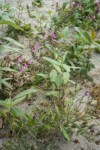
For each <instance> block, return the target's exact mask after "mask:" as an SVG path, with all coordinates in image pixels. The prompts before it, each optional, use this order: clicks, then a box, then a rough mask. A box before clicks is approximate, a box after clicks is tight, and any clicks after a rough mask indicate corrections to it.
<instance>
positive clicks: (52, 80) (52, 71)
mask: <svg viewBox="0 0 100 150" xmlns="http://www.w3.org/2000/svg"><path fill="white" fill-rule="evenodd" d="M56 77H57V71H56V70H55V69H52V70H51V72H50V80H51V82H55V80H56Z"/></svg>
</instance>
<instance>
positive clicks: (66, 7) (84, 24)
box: [52, 0, 99, 30]
mask: <svg viewBox="0 0 100 150" xmlns="http://www.w3.org/2000/svg"><path fill="white" fill-rule="evenodd" d="M97 3H98V2H97ZM97 3H96V2H95V1H94V0H87V1H86V0H75V1H73V0H72V1H70V3H69V2H65V3H63V6H62V8H60V9H58V11H57V15H54V16H53V18H52V20H53V23H54V24H55V25H56V28H59V27H63V26H66V25H72V26H73V25H74V26H78V27H81V28H82V29H85V30H89V29H90V28H91V26H92V27H96V28H99V24H98V20H99V13H98V12H99V4H97Z"/></svg>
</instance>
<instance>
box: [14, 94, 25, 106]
mask: <svg viewBox="0 0 100 150" xmlns="http://www.w3.org/2000/svg"><path fill="white" fill-rule="evenodd" d="M24 99H25V96H23V97H21V98H18V99H16V100H14V101H13V106H14V105H17V104H19V103H21V102H22V101H23V100H24Z"/></svg>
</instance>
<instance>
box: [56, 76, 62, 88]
mask: <svg viewBox="0 0 100 150" xmlns="http://www.w3.org/2000/svg"><path fill="white" fill-rule="evenodd" d="M55 83H56V85H57V86H58V87H60V86H61V85H62V83H63V75H62V74H59V75H57V77H56V80H55Z"/></svg>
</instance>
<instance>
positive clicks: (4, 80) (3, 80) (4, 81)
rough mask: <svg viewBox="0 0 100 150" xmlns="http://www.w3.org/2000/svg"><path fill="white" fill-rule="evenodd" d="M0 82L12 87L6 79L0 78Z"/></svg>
mask: <svg viewBox="0 0 100 150" xmlns="http://www.w3.org/2000/svg"><path fill="white" fill-rule="evenodd" d="M1 83H2V84H3V85H5V86H6V87H8V88H10V89H12V86H11V85H10V84H9V83H8V82H7V81H6V79H2V80H1Z"/></svg>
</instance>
